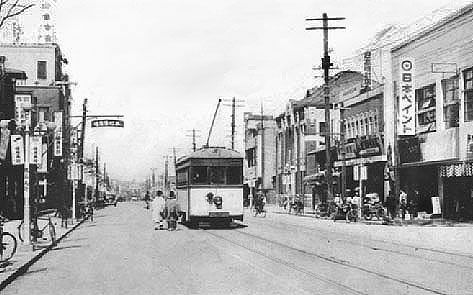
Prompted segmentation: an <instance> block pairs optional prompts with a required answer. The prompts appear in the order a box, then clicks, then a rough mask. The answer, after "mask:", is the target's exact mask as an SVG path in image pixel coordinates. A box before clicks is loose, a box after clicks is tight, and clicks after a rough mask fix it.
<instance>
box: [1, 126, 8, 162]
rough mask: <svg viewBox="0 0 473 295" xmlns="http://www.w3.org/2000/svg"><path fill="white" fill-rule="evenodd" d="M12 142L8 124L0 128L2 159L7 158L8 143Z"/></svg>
mask: <svg viewBox="0 0 473 295" xmlns="http://www.w3.org/2000/svg"><path fill="white" fill-rule="evenodd" d="M9 143H10V130H8V128H7V127H6V126H2V127H1V128H0V160H5V159H6V158H7V151H8V144H9Z"/></svg>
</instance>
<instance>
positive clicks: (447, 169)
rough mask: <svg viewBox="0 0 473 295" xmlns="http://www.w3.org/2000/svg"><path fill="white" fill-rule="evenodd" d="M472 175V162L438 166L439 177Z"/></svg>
mask: <svg viewBox="0 0 473 295" xmlns="http://www.w3.org/2000/svg"><path fill="white" fill-rule="evenodd" d="M461 176H473V163H472V162H463V163H455V164H449V165H442V166H440V177H461Z"/></svg>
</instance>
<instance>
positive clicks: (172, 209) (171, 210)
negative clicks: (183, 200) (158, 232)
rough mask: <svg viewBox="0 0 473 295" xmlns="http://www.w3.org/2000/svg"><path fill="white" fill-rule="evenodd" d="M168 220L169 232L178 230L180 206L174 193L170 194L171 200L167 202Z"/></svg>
mask: <svg viewBox="0 0 473 295" xmlns="http://www.w3.org/2000/svg"><path fill="white" fill-rule="evenodd" d="M165 210H166V213H167V215H166V219H167V221H168V230H176V228H177V218H178V216H179V205H178V204H177V199H176V194H175V193H174V191H170V192H169V198H168V199H167V200H166V209H165Z"/></svg>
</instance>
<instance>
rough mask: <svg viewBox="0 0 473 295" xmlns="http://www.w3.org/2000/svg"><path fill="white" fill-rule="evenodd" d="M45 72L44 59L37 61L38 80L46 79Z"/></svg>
mask: <svg viewBox="0 0 473 295" xmlns="http://www.w3.org/2000/svg"><path fill="white" fill-rule="evenodd" d="M47 78H48V76H47V73H46V61H42V60H40V61H38V73H37V79H38V80H45V79H47Z"/></svg>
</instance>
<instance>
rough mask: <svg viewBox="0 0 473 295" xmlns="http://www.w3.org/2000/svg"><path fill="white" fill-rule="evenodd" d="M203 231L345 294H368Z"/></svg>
mask: <svg viewBox="0 0 473 295" xmlns="http://www.w3.org/2000/svg"><path fill="white" fill-rule="evenodd" d="M203 231H204V232H205V233H207V234H209V235H211V236H213V237H215V238H218V239H220V240H224V241H226V242H228V243H231V244H233V245H235V246H238V247H240V248H243V249H245V250H247V251H249V252H251V253H254V254H258V255H259V256H262V257H264V258H266V259H269V260H271V261H272V262H275V263H278V264H281V265H283V266H285V267H287V268H290V269H292V270H295V271H298V272H300V273H303V274H305V275H308V276H310V277H312V278H314V279H316V280H318V281H321V282H324V283H327V284H329V285H331V286H334V287H336V288H338V289H342V290H344V291H345V294H346V292H349V293H350V294H358V295H369V293H365V292H362V291H359V290H356V289H354V288H352V287H350V286H347V285H345V284H341V283H339V282H337V281H335V280H332V279H330V278H327V277H325V276H322V275H320V274H316V273H314V272H312V271H309V270H306V269H304V268H302V267H299V266H297V265H296V264H295V263H292V262H289V261H286V260H283V259H281V258H278V257H274V256H271V255H268V254H267V253H264V252H263V251H260V250H257V249H252V248H251V247H248V246H246V245H243V244H241V243H238V242H236V241H233V240H231V239H229V238H226V237H223V236H221V235H218V234H216V233H214V232H211V231H209V230H203Z"/></svg>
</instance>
